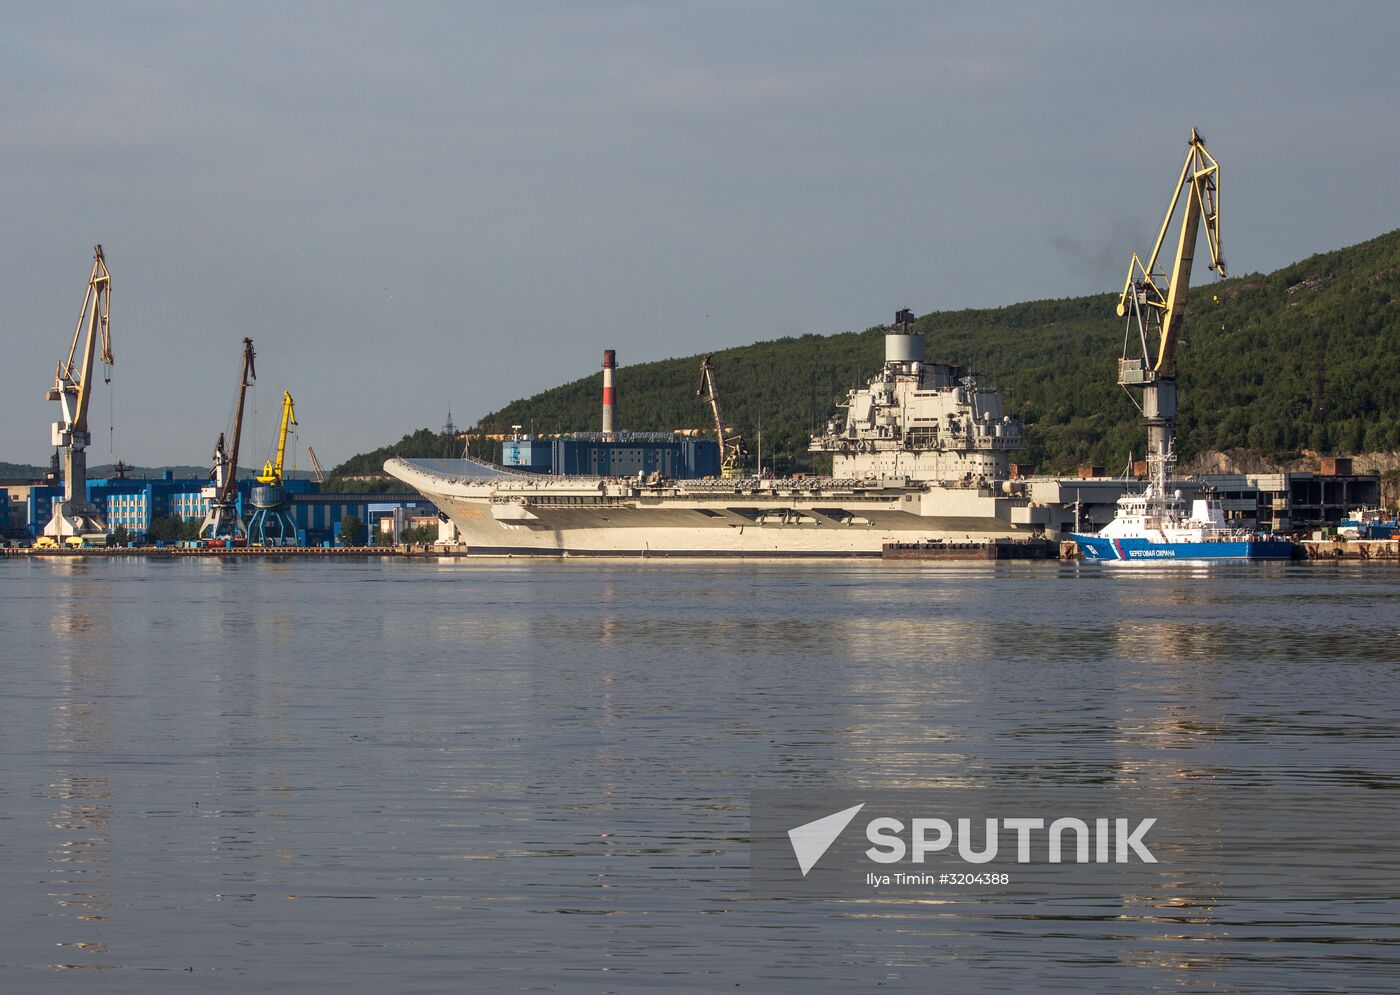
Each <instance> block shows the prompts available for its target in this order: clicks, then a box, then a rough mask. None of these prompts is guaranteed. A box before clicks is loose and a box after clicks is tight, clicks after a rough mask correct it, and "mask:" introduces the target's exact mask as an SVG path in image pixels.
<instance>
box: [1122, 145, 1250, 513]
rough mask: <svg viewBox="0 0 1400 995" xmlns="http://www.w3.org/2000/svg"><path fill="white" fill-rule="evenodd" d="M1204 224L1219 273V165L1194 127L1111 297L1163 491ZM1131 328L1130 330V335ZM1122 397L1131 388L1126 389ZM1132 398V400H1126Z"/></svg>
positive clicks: (1126, 381)
mask: <svg viewBox="0 0 1400 995" xmlns="http://www.w3.org/2000/svg"><path fill="white" fill-rule="evenodd" d="M1183 197H1184V198H1185V200H1186V204H1185V210H1184V211H1183V213H1182V218H1181V230H1180V232H1179V233H1178V235H1177V243H1176V255H1175V256H1174V258H1173V259H1172V261H1171V276H1170V278H1168V277H1167V276H1166V275H1164V274H1163V273H1162V272H1161V271H1160V270H1159V268H1158V262H1159V259H1160V258H1161V255H1162V248H1163V246H1164V245H1166V241H1167V233H1168V231H1169V230H1170V229H1171V226H1172V222H1173V220H1174V219H1175V217H1176V214H1177V209H1178V207H1179V206H1180V205H1181V201H1182V198H1183ZM1201 229H1204V231H1205V235H1206V244H1207V246H1208V248H1209V250H1210V269H1212V270H1214V271H1215V272H1216V273H1217V274H1218V275H1219V276H1221V277H1223V276H1224V275H1225V257H1224V256H1223V255H1222V253H1221V242H1220V163H1219V162H1217V161H1216V159H1215V157H1214V156H1213V155H1211V154H1210V152H1209V151H1207V150H1206V143H1205V139H1204V138H1202V137H1201V135H1200V132H1198V131H1197V130H1196V129H1195V128H1192V129H1191V140H1190V142H1189V143H1188V147H1187V151H1186V161H1185V162H1184V163H1183V164H1182V167H1181V173H1180V175H1179V176H1178V177H1177V181H1176V189H1175V190H1174V191H1173V192H1172V197H1171V203H1170V204H1169V205H1168V206H1167V213H1166V216H1165V218H1163V220H1162V226H1161V228H1160V229H1158V231H1157V240H1156V241H1155V242H1154V243H1153V244H1152V252H1151V253H1150V254H1149V255H1148V257H1147V261H1146V262H1143V260H1142V258H1141V257H1140V256H1139V255H1138V254H1137V253H1136V252H1134V253H1133V258H1132V260H1131V261H1130V262H1129V263H1128V276H1127V279H1126V280H1125V281H1124V283H1123V292H1122V293H1121V294H1120V295H1119V297H1118V308H1117V310H1118V316H1119V317H1127V319H1128V322H1129V328H1128V330H1127V331H1126V332H1125V334H1124V341H1123V358H1122V359H1120V360H1119V361H1118V383H1119V385H1120V386H1122V387H1123V388H1124V390H1128V389H1129V388H1137V389H1140V390H1141V391H1142V403H1141V404H1140V405H1139V409H1140V410H1141V411H1142V414H1143V421H1144V422H1145V424H1146V426H1147V459H1148V462H1149V464H1150V465H1151V468H1152V481H1153V484H1154V486H1155V487H1156V488H1157V489H1158V490H1159V492H1163V493H1164V492H1165V489H1166V482H1167V476H1168V474H1169V467H1170V464H1171V462H1172V460H1173V459H1174V455H1173V452H1172V428H1173V424H1174V422H1175V420H1176V350H1177V346H1178V344H1179V343H1180V342H1181V339H1182V329H1183V327H1184V325H1185V317H1186V298H1187V295H1188V293H1189V291H1190V287H1191V266H1192V263H1193V262H1194V261H1195V256H1196V238H1197V234H1198V231H1200V230H1201ZM1134 325H1135V326H1136V331H1137V335H1136V336H1134V335H1133V334H1132V331H1133V326H1134ZM1129 396H1132V392H1131V391H1129ZM1134 403H1137V401H1136V398H1134Z"/></svg>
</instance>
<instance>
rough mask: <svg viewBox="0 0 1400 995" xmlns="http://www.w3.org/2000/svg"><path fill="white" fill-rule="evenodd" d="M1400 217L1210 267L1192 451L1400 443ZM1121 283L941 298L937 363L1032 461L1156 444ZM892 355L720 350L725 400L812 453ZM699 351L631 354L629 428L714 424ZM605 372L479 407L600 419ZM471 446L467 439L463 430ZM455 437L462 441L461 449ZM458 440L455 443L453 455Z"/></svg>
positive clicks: (513, 418) (493, 422) (623, 389)
mask: <svg viewBox="0 0 1400 995" xmlns="http://www.w3.org/2000/svg"><path fill="white" fill-rule="evenodd" d="M1397 299H1400V231H1395V232H1391V233H1389V234H1387V235H1384V236H1381V237H1380V238H1376V239H1372V240H1371V241H1369V242H1365V243H1362V244H1360V245H1356V246H1352V247H1349V248H1346V249H1340V250H1337V251H1334V252H1328V253H1323V254H1321V255H1316V256H1312V257H1310V258H1308V259H1305V260H1303V261H1301V262H1298V263H1295V264H1293V265H1292V266H1288V267H1285V268H1284V269H1281V270H1279V271H1277V272H1275V273H1272V274H1269V275H1267V276H1265V275H1260V274H1257V273H1256V274H1250V275H1247V276H1240V277H1235V278H1232V279H1230V280H1225V281H1221V282H1214V281H1212V280H1208V279H1205V278H1204V274H1198V276H1197V281H1196V285H1195V286H1194V287H1193V288H1192V291H1191V297H1190V303H1189V311H1188V314H1187V319H1186V326H1185V339H1184V341H1183V343H1182V345H1183V350H1182V352H1181V353H1180V354H1179V357H1178V367H1179V383H1180V392H1181V412H1180V415H1179V418H1178V422H1177V446H1178V452H1179V454H1180V455H1181V456H1182V457H1183V459H1190V458H1191V457H1192V456H1194V455H1196V454H1197V453H1200V452H1203V451H1208V450H1213V449H1226V448H1235V447H1239V448H1248V449H1253V450H1256V451H1258V452H1260V453H1262V454H1265V455H1271V456H1281V455H1287V454H1292V453H1296V452H1297V451H1298V450H1300V449H1305V448H1306V449H1313V450H1317V451H1322V452H1362V451H1378V450H1394V449H1400V377H1397V375H1396V374H1397V373H1400V307H1397ZM1115 303H1116V295H1113V294H1099V295H1094V296H1090V297H1077V298H1066V299H1063V300H1049V301H1031V302H1027V303H1023V304H1013V305H1010V306H1008V307H1002V308H992V309H985V310H967V311H949V312H935V313H933V314H929V315H925V316H924V317H922V318H921V319H919V321H918V326H917V327H918V330H919V331H921V332H923V333H924V336H925V356H926V358H927V359H928V360H929V361H931V362H956V363H959V364H961V365H962V366H964V367H965V368H968V369H969V370H971V372H973V373H975V374H977V375H978V376H979V377H980V378H981V379H982V380H983V381H984V382H985V383H987V384H989V385H991V386H995V387H998V388H999V389H1000V390H1001V391H1002V394H1003V399H1004V402H1005V404H1006V406H1007V408H1008V410H1009V411H1010V412H1011V413H1013V414H1015V415H1016V416H1017V417H1019V418H1021V419H1022V420H1023V421H1024V422H1025V424H1026V439H1027V447H1026V450H1025V451H1024V452H1023V453H1021V457H1020V458H1021V460H1022V461H1023V462H1027V463H1031V464H1034V465H1036V466H1037V467H1038V468H1039V469H1041V470H1044V471H1054V472H1067V471H1069V470H1071V469H1073V467H1075V466H1076V465H1078V464H1080V463H1097V464H1102V465H1105V466H1110V467H1116V466H1120V465H1122V464H1123V463H1124V462H1126V460H1127V458H1128V455H1129V453H1138V454H1141V453H1142V451H1143V449H1144V448H1145V445H1146V440H1145V435H1144V432H1143V430H1142V428H1141V426H1140V424H1139V415H1138V412H1137V410H1136V408H1135V407H1134V405H1133V403H1132V401H1131V400H1130V399H1129V398H1128V396H1127V395H1126V394H1125V393H1124V392H1123V390H1122V389H1121V388H1119V387H1118V386H1117V383H1116V382H1115V381H1116V377H1115V368H1116V367H1115V364H1116V361H1117V358H1118V356H1119V355H1120V354H1121V352H1122V346H1123V335H1124V330H1125V324H1124V322H1123V321H1122V319H1119V318H1117V317H1116V316H1115V314H1114V305H1115ZM882 359H883V332H882V330H881V329H880V328H869V329H866V330H865V331H863V332H845V333H841V334H838V335H829V336H818V335H804V336H802V337H801V338H784V339H778V340H775V341H770V342H759V343H756V344H754V345H751V346H744V347H740V348H736V349H724V350H720V351H718V352H716V353H715V354H714V363H715V367H716V370H717V371H718V374H719V379H720V385H721V388H722V391H723V394H724V402H725V409H726V410H725V414H726V418H727V419H728V420H729V422H730V423H731V424H732V425H734V426H735V427H737V428H738V430H739V431H740V432H741V433H742V434H743V435H744V437H745V440H746V442H747V444H748V446H749V448H750V449H752V448H753V445H754V436H755V433H756V431H757V428H758V426H759V425H760V424H761V426H762V430H763V438H764V450H765V453H774V452H776V453H777V454H779V455H787V456H788V457H790V458H795V459H796V460H797V465H799V466H800V465H803V464H804V462H805V464H806V465H811V458H810V457H809V456H808V455H807V454H806V447H807V437H808V436H809V435H810V434H811V432H812V431H813V430H814V429H817V428H819V427H820V426H821V424H823V423H824V422H825V420H826V419H827V417H829V416H830V415H832V414H834V413H835V412H836V404H837V403H838V402H839V401H840V400H841V399H843V398H844V396H845V392H846V391H847V390H848V389H849V388H851V387H853V386H856V385H858V384H863V383H864V382H865V379H866V378H867V377H869V376H870V375H871V374H872V373H873V372H874V371H875V370H876V369H878V367H879V365H880V363H881V361H882ZM698 365H699V356H698V355H697V356H693V357H685V358H681V359H669V360H663V361H661V362H655V363H642V364H638V365H636V366H629V367H626V368H625V370H624V371H623V372H622V374H621V376H620V385H619V390H618V408H619V411H618V417H619V421H620V422H621V424H622V425H624V426H626V427H627V428H629V429H633V430H660V431H665V430H670V429H676V428H703V427H705V426H707V425H708V424H709V420H708V413H707V410H706V409H705V407H704V405H703V404H702V402H701V401H699V400H697V399H696V398H695V380H696V370H697V368H698ZM600 391H601V374H600V373H597V374H594V375H593V376H591V377H587V378H585V379H582V380H576V381H574V382H573V383H568V384H564V385H563V386H560V387H556V388H553V389H552V390H547V391H545V392H543V393H541V394H537V395H535V396H534V397H530V398H526V399H523V400H519V401H515V402H513V403H511V404H509V405H507V406H506V407H504V408H502V409H500V410H499V411H494V412H491V413H490V414H488V415H486V416H485V417H484V418H483V419H482V422H481V424H482V426H483V427H484V428H485V429H486V430H488V431H503V430H506V429H508V428H509V426H510V425H512V424H520V425H527V426H530V427H531V428H532V429H533V430H534V431H536V432H541V433H548V432H564V431H577V430H586V429H596V428H597V427H598V404H597V399H598V397H599V394H600ZM445 441H446V440H444V438H443V437H442V436H441V435H439V434H437V433H433V432H431V431H429V430H427V429H422V430H420V431H419V432H416V433H414V434H412V435H409V436H405V437H404V438H403V439H402V440H400V442H398V443H395V444H394V445H393V446H388V447H385V448H384V449H381V450H376V451H375V452H374V453H372V454H366V456H363V457H356V458H355V459H352V460H350V461H347V463H346V464H342V466H341V467H337V468H336V471H335V473H336V474H337V475H339V474H342V473H376V472H379V470H380V467H381V466H382V464H383V460H384V458H385V456H386V455H405V456H414V455H418V456H422V455H435V456H436V455H446V454H447V452H446V451H444V445H445ZM458 445H459V446H460V443H459V444H458ZM459 452H460V449H459V450H458V453H459ZM456 454H457V453H454V455H456Z"/></svg>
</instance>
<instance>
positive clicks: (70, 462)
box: [44, 245, 113, 543]
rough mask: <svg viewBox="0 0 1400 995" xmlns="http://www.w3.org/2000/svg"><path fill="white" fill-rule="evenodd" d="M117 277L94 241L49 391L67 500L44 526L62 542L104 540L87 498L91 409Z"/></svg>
mask: <svg viewBox="0 0 1400 995" xmlns="http://www.w3.org/2000/svg"><path fill="white" fill-rule="evenodd" d="M111 299H112V276H111V274H110V273H108V272H107V261H106V258H105V257H104V256H103V254H102V246H100V245H97V246H93V250H92V274H91V275H90V276H89V277H88V285H87V293H86V294H85V295H84V297H83V308H82V310H81V311H80V312H78V325H77V328H76V329H74V331H73V344H72V345H71V346H69V347H68V358H67V359H60V360H59V361H58V368H57V369H56V370H55V372H54V378H53V386H52V387H50V388H49V391H48V394H47V395H46V396H47V398H48V400H50V401H57V402H58V403H59V407H60V411H61V417H60V420H59V421H56V422H54V423H53V445H54V446H56V447H57V449H58V453H56V454H55V455H56V456H57V455H58V454H60V453H61V459H62V463H63V500H62V501H61V502H59V504H58V505H57V506H56V507H55V508H54V510H53V517H52V518H51V519H50V520H49V523H48V524H47V525H46V526H44V535H45V536H50V537H53V538H54V539H56V540H58V541H60V542H63V541H65V540H66V541H68V542H70V543H71V542H78V543H81V542H83V541H85V540H88V541H95V542H105V541H106V536H107V531H108V530H107V520H106V519H105V518H104V517H103V515H102V512H100V511H98V510H97V507H96V506H95V505H93V504H92V503H91V502H90V501H88V497H87V447H88V446H90V445H91V444H92V434H91V433H90V432H89V431H88V409H89V408H90V407H91V402H92V386H93V385H92V372H93V361H94V358H95V357H96V356H97V355H98V348H99V344H100V349H101V352H100V356H101V359H102V363H103V365H104V366H109V367H110V366H112V365H113V360H112V335H111V328H110V304H111Z"/></svg>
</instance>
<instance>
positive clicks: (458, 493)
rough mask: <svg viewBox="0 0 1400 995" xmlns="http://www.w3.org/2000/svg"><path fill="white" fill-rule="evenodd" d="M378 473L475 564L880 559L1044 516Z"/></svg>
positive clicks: (871, 492)
mask: <svg viewBox="0 0 1400 995" xmlns="http://www.w3.org/2000/svg"><path fill="white" fill-rule="evenodd" d="M384 468H385V470H386V472H388V473H389V474H391V475H392V476H394V477H396V478H398V479H399V480H402V481H404V482H405V483H407V484H409V485H410V486H412V487H414V488H415V489H416V490H418V491H419V492H420V493H422V494H423V495H424V496H425V497H427V498H428V499H429V500H431V501H432V502H433V503H434V504H435V505H437V507H438V509H439V510H440V511H442V512H443V514H445V515H447V516H448V517H449V518H450V519H451V520H452V521H453V523H454V524H455V525H456V526H457V529H458V531H459V532H460V535H461V542H462V544H463V545H465V547H466V549H467V552H468V553H469V554H474V555H488V556H489V555H495V556H658V557H664V556H700V557H726V556H743V557H826V556H878V555H880V553H881V550H882V548H883V547H884V545H885V544H886V543H892V542H919V541H923V540H929V539H945V540H949V541H954V540H956V541H978V540H990V539H1005V538H1029V537H1031V536H1032V535H1034V534H1036V533H1037V532H1038V531H1039V530H1040V529H1042V528H1044V526H1045V522H1043V521H1040V519H1041V518H1043V517H1044V515H1043V513H1044V511H1045V509H1040V508H1034V507H1031V506H1030V504H1029V502H1027V501H1026V500H1024V499H1018V498H1014V497H1008V496H1005V495H1002V494H999V493H996V492H995V489H994V488H990V487H982V488H977V487H952V486H941V485H937V484H921V483H912V484H911V483H905V482H892V481H887V482H879V483H874V482H860V481H850V480H831V479H825V478H808V479H805V480H791V481H787V480H784V481H759V480H742V481H681V482H666V483H664V484H660V485H644V484H641V483H638V482H636V481H628V480H614V479H601V478H594V477H548V476H538V475H529V474H518V473H513V472H510V471H505V470H502V469H500V468H498V467H492V466H489V465H487V464H483V463H477V462H475V461H473V460H401V459H393V460H389V461H388V462H387V463H385V464H384Z"/></svg>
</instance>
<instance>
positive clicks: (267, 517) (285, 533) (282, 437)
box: [248, 390, 297, 546]
mask: <svg viewBox="0 0 1400 995" xmlns="http://www.w3.org/2000/svg"><path fill="white" fill-rule="evenodd" d="M296 423H297V414H296V405H295V404H294V403H293V402H292V395H291V394H290V393H288V392H287V391H285V390H284V391H282V419H281V421H280V422H279V423H278V425H277V450H276V451H277V455H276V456H274V457H273V458H271V459H269V460H267V462H265V463H264V464H263V469H262V473H260V474H258V485H257V486H256V487H254V488H253V493H252V495H251V497H252V505H253V514H252V516H251V517H250V518H249V519H248V541H249V542H250V543H252V544H253V545H254V546H287V545H295V543H296V540H297V531H296V523H295V522H294V521H293V520H292V516H291V515H290V514H288V512H287V492H286V489H285V488H284V486H283V485H284V483H285V480H286V478H285V477H284V475H283V472H282V466H283V460H284V459H285V457H286V454H287V433H288V431H290V430H291V429H293V428H295V427H296Z"/></svg>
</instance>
